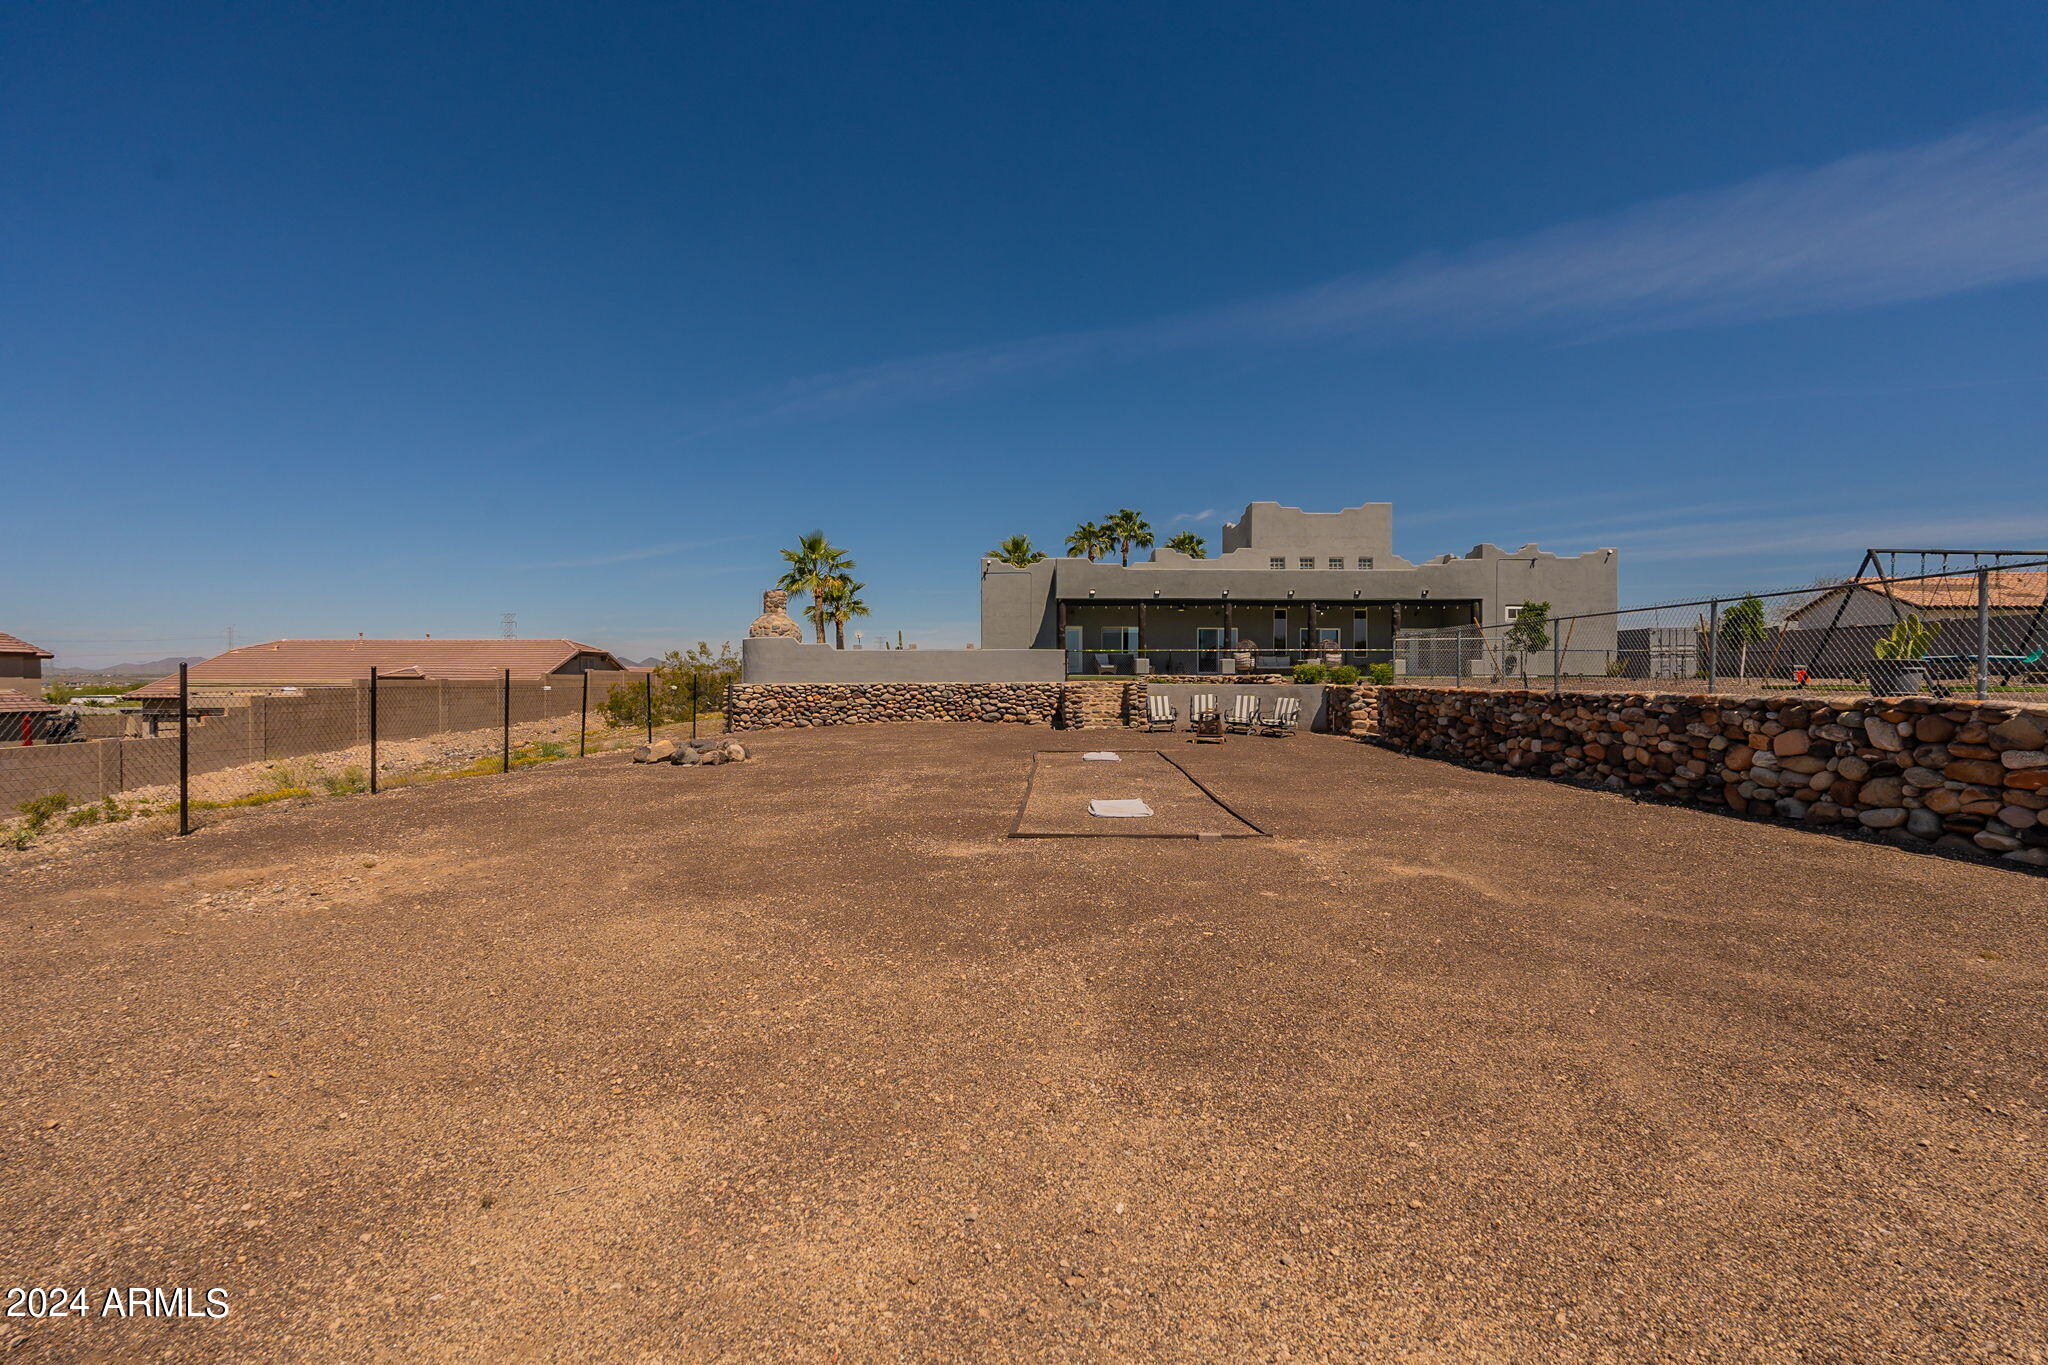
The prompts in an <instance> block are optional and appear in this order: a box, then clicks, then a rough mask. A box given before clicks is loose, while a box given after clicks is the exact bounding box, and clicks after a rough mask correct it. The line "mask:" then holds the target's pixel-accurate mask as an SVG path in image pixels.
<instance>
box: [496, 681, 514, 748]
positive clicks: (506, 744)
mask: <svg viewBox="0 0 2048 1365" xmlns="http://www.w3.org/2000/svg"><path fill="white" fill-rule="evenodd" d="M503 715H504V723H503V725H502V726H500V728H499V730H498V771H499V772H505V773H509V772H511V771H512V670H511V669H509V668H508V669H506V670H505V708H504V713H503Z"/></svg>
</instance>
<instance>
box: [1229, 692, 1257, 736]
mask: <svg viewBox="0 0 2048 1365" xmlns="http://www.w3.org/2000/svg"><path fill="white" fill-rule="evenodd" d="M1224 724H1225V725H1227V726H1229V727H1230V728H1231V729H1233V730H1235V731H1237V733H1239V734H1241V735H1248V734H1250V733H1251V732H1252V731H1254V730H1256V729H1258V728H1259V699H1258V698H1257V697H1255V696H1253V695H1252V694H1251V693H1249V692H1240V693H1238V694H1237V698H1236V700H1234V701H1232V702H1231V703H1230V718H1229V719H1228V720H1226V721H1225V722H1224Z"/></svg>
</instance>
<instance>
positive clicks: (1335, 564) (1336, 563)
mask: <svg viewBox="0 0 2048 1365" xmlns="http://www.w3.org/2000/svg"><path fill="white" fill-rule="evenodd" d="M1330 567H1331V568H1333V569H1341V568H1343V567H1344V561H1343V560H1342V559H1340V558H1338V557H1337V556H1336V555H1331V556H1330Z"/></svg>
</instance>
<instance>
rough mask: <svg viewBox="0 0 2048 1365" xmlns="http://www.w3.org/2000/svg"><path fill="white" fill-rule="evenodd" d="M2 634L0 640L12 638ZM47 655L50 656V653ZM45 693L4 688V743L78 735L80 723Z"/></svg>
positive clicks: (0, 724) (0, 691) (0, 719)
mask: <svg viewBox="0 0 2048 1365" xmlns="http://www.w3.org/2000/svg"><path fill="white" fill-rule="evenodd" d="M13 638H14V637H13V636H11V635H0V640H11V639H13ZM46 657H47V656H46ZM62 710H63V708H61V707H57V706H52V705H51V704H50V703H49V702H46V701H44V700H43V699H42V698H41V697H35V696H30V695H29V694H28V693H26V692H17V691H14V690H13V689H11V688H0V747H8V746H12V745H17V744H53V743H56V742H58V741H60V740H65V739H72V738H76V731H77V729H78V726H77V723H76V722H75V721H71V720H70V719H69V717H68V716H66V715H64V714H61V712H62Z"/></svg>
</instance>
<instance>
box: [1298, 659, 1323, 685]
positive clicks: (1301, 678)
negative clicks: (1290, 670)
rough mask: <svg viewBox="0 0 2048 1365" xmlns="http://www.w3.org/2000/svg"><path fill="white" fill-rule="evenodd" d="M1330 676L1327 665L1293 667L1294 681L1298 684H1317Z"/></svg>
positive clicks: (1304, 664) (1314, 664)
mask: <svg viewBox="0 0 2048 1365" xmlns="http://www.w3.org/2000/svg"><path fill="white" fill-rule="evenodd" d="M1329 675H1330V666H1329V665H1328V664H1318V663H1301V664H1296V665H1295V666H1294V680H1295V681H1296V682H1298V683H1319V682H1323V681H1326V680H1327V679H1328V677H1329Z"/></svg>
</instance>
